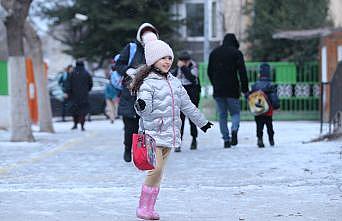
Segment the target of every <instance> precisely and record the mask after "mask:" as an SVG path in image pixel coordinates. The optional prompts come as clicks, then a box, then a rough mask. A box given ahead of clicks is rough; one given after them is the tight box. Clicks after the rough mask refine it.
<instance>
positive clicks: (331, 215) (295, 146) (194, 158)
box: [0, 121, 342, 221]
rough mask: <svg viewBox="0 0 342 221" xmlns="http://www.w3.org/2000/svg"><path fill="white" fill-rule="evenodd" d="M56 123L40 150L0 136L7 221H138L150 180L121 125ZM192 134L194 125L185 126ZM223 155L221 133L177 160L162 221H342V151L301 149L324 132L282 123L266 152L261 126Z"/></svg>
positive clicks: (161, 201)
mask: <svg viewBox="0 0 342 221" xmlns="http://www.w3.org/2000/svg"><path fill="white" fill-rule="evenodd" d="M70 126H71V125H70V123H56V124H55V129H56V131H57V132H56V134H52V135H51V134H42V133H35V137H36V138H37V141H38V142H36V143H9V142H6V139H8V136H9V134H8V133H7V132H3V131H0V159H1V161H0V220H1V221H8V220H9V221H11V220H13V221H22V220H25V221H26V220H34V221H40V220H63V221H64V220H65V221H66V220H70V221H78V220H80V221H81V220H82V221H83V220H89V221H90V220H99V221H102V220H104V221H106V220H123V221H125V220H127V221H129V220H136V218H135V208H136V206H137V202H138V197H139V193H140V185H141V183H142V182H143V179H144V173H141V172H137V170H136V169H135V168H134V167H133V166H132V165H130V164H127V163H124V162H123V160H122V149H123V147H122V145H121V143H122V138H121V137H122V134H123V131H122V128H123V125H122V122H121V121H117V122H115V124H114V125H112V124H109V123H108V122H107V121H92V122H90V123H88V124H87V125H86V127H87V131H86V132H84V133H82V132H80V131H70V129H69V128H70ZM187 126H188V125H187ZM240 128H241V129H240V132H239V145H238V146H237V147H233V148H231V149H224V148H222V146H223V142H222V140H221V139H220V134H219V127H218V123H217V122H216V123H215V128H214V129H212V130H210V131H209V132H208V134H203V133H201V132H200V133H199V141H198V143H199V149H198V150H196V151H190V150H189V149H188V146H189V145H190V138H189V137H188V136H189V132H188V131H189V128H186V136H185V137H186V140H185V142H184V147H183V149H182V152H181V153H172V154H171V156H170V158H169V160H168V165H167V169H166V172H165V178H164V181H163V183H162V190H161V193H160V196H159V198H158V202H157V209H158V211H159V213H160V215H161V217H162V219H161V220H162V221H183V220H184V221H188V220H189V221H190V220H191V221H192V220H193V221H206V220H208V221H214V220H215V221H230V220H250V221H268V220H303V221H304V220H305V221H306V220H327V221H333V220H336V221H339V220H342V218H341V217H342V156H341V153H342V152H341V151H342V142H341V141H336V142H319V143H310V144H303V143H302V141H307V140H310V139H311V138H313V137H315V136H317V133H318V131H319V124H318V123H316V122H275V131H276V135H275V141H276V146H275V147H269V146H268V145H267V144H268V143H267V139H264V141H265V144H266V148H264V149H258V148H257V147H256V139H255V125H254V122H242V123H241V127H240Z"/></svg>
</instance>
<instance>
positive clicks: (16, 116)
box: [0, 0, 34, 142]
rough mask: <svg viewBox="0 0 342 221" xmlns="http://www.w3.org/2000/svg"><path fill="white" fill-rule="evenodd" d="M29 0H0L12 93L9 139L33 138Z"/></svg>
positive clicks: (26, 139)
mask: <svg viewBox="0 0 342 221" xmlns="http://www.w3.org/2000/svg"><path fill="white" fill-rule="evenodd" d="M31 2H32V0H1V2H0V3H1V5H2V6H3V7H4V9H5V10H6V11H7V13H8V15H7V17H6V19H5V22H4V23H5V26H6V30H7V44H8V56H9V57H8V73H9V76H10V97H11V120H10V123H11V141H30V142H32V141H34V137H33V134H32V129H31V120H30V116H29V109H28V98H27V85H26V65H25V57H24V42H23V37H24V24H25V21H26V17H27V15H28V11H29V8H30V4H31Z"/></svg>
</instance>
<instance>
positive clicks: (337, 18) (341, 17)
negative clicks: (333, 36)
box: [330, 0, 342, 27]
mask: <svg viewBox="0 0 342 221" xmlns="http://www.w3.org/2000/svg"><path fill="white" fill-rule="evenodd" d="M341 10H342V1H341V0H330V17H331V19H332V21H333V23H334V26H335V27H342V13H341Z"/></svg>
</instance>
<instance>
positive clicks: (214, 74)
mask: <svg viewBox="0 0 342 221" xmlns="http://www.w3.org/2000/svg"><path fill="white" fill-rule="evenodd" d="M208 77H209V80H210V82H211V84H212V85H213V87H214V94H213V96H214V99H215V101H216V105H217V110H218V113H219V121H220V131H221V134H222V137H223V140H224V147H225V148H229V147H230V146H231V145H233V146H234V145H237V144H238V137H237V135H238V130H239V125H240V109H241V104H240V100H239V98H240V94H241V91H242V93H244V95H245V96H247V94H248V79H247V72H246V66H245V61H244V58H243V54H242V53H241V51H240V50H239V42H238V41H237V39H236V37H235V35H234V34H232V33H228V34H226V35H225V37H224V40H223V43H222V45H220V46H219V47H217V48H215V49H214V50H213V51H212V52H211V53H210V55H209V63H208ZM228 111H229V113H230V116H231V122H232V125H231V135H232V136H231V137H230V134H229V130H228V126H227V123H228V122H227V117H228Z"/></svg>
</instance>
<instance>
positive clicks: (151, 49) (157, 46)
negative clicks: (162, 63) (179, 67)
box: [145, 40, 173, 66]
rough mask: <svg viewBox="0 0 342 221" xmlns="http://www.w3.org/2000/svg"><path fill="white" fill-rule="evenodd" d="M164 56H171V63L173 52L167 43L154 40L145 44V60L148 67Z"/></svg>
mask: <svg viewBox="0 0 342 221" xmlns="http://www.w3.org/2000/svg"><path fill="white" fill-rule="evenodd" d="M166 56H171V57H172V61H173V51H172V49H171V47H170V46H169V45H168V44H167V43H165V42H163V41H161V40H154V41H149V42H147V43H146V45H145V60H146V64H147V65H148V66H151V65H153V64H154V63H156V62H157V61H158V60H159V59H161V58H163V57H166Z"/></svg>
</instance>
